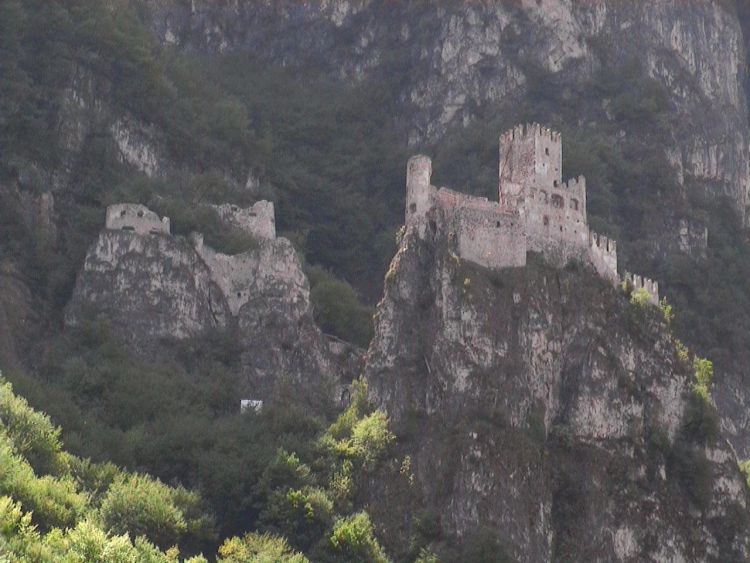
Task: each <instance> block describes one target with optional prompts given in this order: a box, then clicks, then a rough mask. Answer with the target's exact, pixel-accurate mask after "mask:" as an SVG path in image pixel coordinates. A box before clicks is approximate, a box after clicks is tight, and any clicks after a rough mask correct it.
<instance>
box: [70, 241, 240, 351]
mask: <svg viewBox="0 0 750 563" xmlns="http://www.w3.org/2000/svg"><path fill="white" fill-rule="evenodd" d="M87 307H91V308H93V309H94V310H96V311H97V312H102V313H105V314H106V315H108V316H109V317H110V318H111V319H112V321H113V322H114V324H115V326H116V328H117V331H118V333H119V334H120V335H122V336H123V337H124V339H125V340H127V341H129V342H132V343H133V345H134V346H135V348H136V349H139V348H141V347H144V346H145V347H146V348H150V347H151V346H152V345H153V344H154V342H155V340H158V339H163V338H170V337H172V338H178V339H179V338H187V337H188V336H193V335H196V334H198V333H200V332H201V331H203V330H207V329H211V328H213V329H224V328H227V323H228V320H229V308H228V306H227V303H226V300H225V299H224V298H223V296H222V294H221V291H220V290H219V288H218V287H217V286H216V284H215V283H214V282H213V281H212V279H211V276H210V271H209V269H208V268H207V267H206V266H205V264H203V262H202V261H201V260H200V258H199V256H198V255H197V254H196V253H195V252H194V251H193V249H192V248H191V247H190V245H189V244H187V243H186V242H185V241H184V240H180V239H176V238H173V237H171V236H169V235H165V234H159V235H140V234H137V233H135V232H128V231H114V230H105V231H104V232H102V233H101V235H100V236H99V238H98V239H97V241H96V242H95V243H94V244H93V245H92V246H91V247H90V248H89V251H88V253H87V255H86V262H85V264H84V269H83V272H81V274H80V275H79V277H78V280H77V283H76V288H75V291H74V294H73V297H72V299H71V302H70V304H69V305H68V310H67V313H66V321H67V322H68V324H75V323H76V322H77V321H78V319H79V318H80V317H81V316H82V315H83V314H85V309H86V308H87Z"/></svg>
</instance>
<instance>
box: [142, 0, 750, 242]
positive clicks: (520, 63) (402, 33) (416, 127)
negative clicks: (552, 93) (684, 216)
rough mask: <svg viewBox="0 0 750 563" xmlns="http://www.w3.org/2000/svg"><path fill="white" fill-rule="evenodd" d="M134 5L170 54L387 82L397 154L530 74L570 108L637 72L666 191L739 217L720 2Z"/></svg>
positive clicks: (744, 139) (739, 151)
mask: <svg viewBox="0 0 750 563" xmlns="http://www.w3.org/2000/svg"><path fill="white" fill-rule="evenodd" d="M145 4H146V5H148V6H149V7H150V9H151V19H152V25H153V27H154V29H155V31H156V33H157V35H159V36H160V37H161V38H162V40H163V41H164V42H167V43H173V44H177V45H179V46H180V47H182V48H184V49H188V50H194V51H202V52H211V53H225V52H231V51H243V52H250V53H251V54H253V55H260V56H262V57H267V58H270V59H272V60H273V61H275V62H277V63H281V64H284V65H292V66H306V65H312V66H316V67H324V68H327V69H328V71H329V73H331V74H332V75H335V76H337V77H338V78H340V79H342V80H344V81H354V82H357V81H362V80H365V79H367V78H375V79H387V80H388V81H389V83H390V84H391V85H392V86H391V87H392V88H393V93H394V95H395V98H396V99H397V100H398V101H399V104H398V106H397V107H396V108H395V110H396V112H397V116H394V117H397V120H398V122H399V123H404V124H405V125H404V134H405V135H406V137H407V138H408V142H409V144H411V145H415V144H423V143H425V142H430V141H435V140H438V139H440V138H441V137H442V136H443V135H444V134H445V133H446V132H449V131H450V130H451V129H452V128H455V127H456V126H462V125H466V124H468V123H471V122H472V121H475V120H477V119H480V120H483V119H487V118H490V117H493V116H495V115H497V114H498V113H500V112H502V111H508V110H512V108H513V107H514V103H517V102H518V101H519V100H520V99H521V98H523V97H524V96H527V95H528V94H529V91H530V90H532V89H534V88H535V87H538V84H537V85H535V84H534V81H535V80H538V78H539V77H540V74H541V75H545V76H546V77H547V78H548V79H549V80H548V82H547V85H546V87H548V88H553V89H555V90H557V91H559V93H561V94H562V98H563V99H565V98H567V99H570V98H571V97H575V96H576V95H578V93H580V89H581V88H584V87H587V88H589V89H594V88H595V85H591V84H589V85H588V86H586V85H587V81H588V79H590V78H591V77H592V76H594V75H595V73H596V71H597V70H599V69H601V68H602V67H610V68H618V67H622V66H623V65H626V64H629V63H631V62H632V61H638V62H639V63H640V64H641V65H642V67H643V68H644V70H645V72H646V73H647V75H648V76H650V77H652V78H654V79H655V80H656V81H657V82H658V83H659V84H661V85H662V86H663V87H664V89H665V90H666V91H667V92H668V97H669V101H670V109H669V117H668V121H669V123H670V126H671V131H672V134H671V138H670V139H669V140H668V147H667V148H668V153H669V158H670V160H671V163H672V165H673V167H674V169H675V171H676V172H677V173H678V175H679V177H680V178H684V177H685V176H689V177H691V178H695V179H698V180H699V181H702V182H707V183H708V184H710V185H711V189H712V191H716V190H718V191H720V192H723V193H726V194H728V195H730V196H731V197H732V198H733V200H734V201H735V204H736V205H737V208H738V209H740V210H743V211H744V208H745V205H746V203H747V197H748V195H747V192H748V170H749V169H748V156H747V155H748V135H747V132H746V127H745V124H747V121H748V116H747V104H746V99H745V93H744V80H745V75H746V68H745V64H746V61H745V48H744V43H743V36H742V30H741V28H740V24H739V22H738V19H737V17H736V15H735V13H734V12H733V9H732V7H731V5H730V4H728V3H726V2H707V1H704V0H691V1H690V2H687V5H686V2H684V1H682V0H667V1H663V0H644V1H641V2H619V1H605V2H587V1H579V0H543V1H537V0H506V1H501V2H494V1H493V2H486V1H477V2H469V3H461V4H456V3H454V2H431V3H424V2H422V3H416V4H414V3H393V2H387V1H383V0H356V1H351V2H350V1H346V2H329V1H325V0H316V1H313V2H305V3H301V4H300V3H296V2H252V1H235V2H230V3H221V4H214V3H197V2H192V3H184V2H145ZM613 101H614V100H612V99H611V98H608V97H607V96H606V95H605V96H603V98H602V99H601V100H599V103H600V105H599V107H579V108H577V112H578V114H579V119H580V120H581V121H582V122H586V121H603V122H606V121H608V120H609V119H611V118H612V107H611V106H612V102H613ZM675 230H676V229H675Z"/></svg>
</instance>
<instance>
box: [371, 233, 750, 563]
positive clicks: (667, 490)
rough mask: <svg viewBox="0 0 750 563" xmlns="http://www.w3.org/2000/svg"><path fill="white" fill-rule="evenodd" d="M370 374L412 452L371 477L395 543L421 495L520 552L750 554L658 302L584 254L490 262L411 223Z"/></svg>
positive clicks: (730, 467)
mask: <svg viewBox="0 0 750 563" xmlns="http://www.w3.org/2000/svg"><path fill="white" fill-rule="evenodd" d="M365 375H366V378H367V381H368V383H369V389H370V392H371V395H372V398H373V399H374V400H375V401H376V403H377V404H379V405H380V406H382V407H383V408H384V409H385V410H387V412H388V414H389V416H390V417H391V419H392V421H393V423H394V426H395V429H396V432H397V434H398V435H399V436H400V447H399V448H400V449H399V452H400V455H403V456H408V459H409V462H410V464H409V468H408V471H409V472H411V478H410V482H411V484H404V483H400V484H399V483H391V482H389V483H378V484H376V485H374V486H373V493H372V494H374V495H376V496H377V498H378V499H379V502H378V503H377V504H378V506H380V507H384V508H383V510H384V512H383V513H382V516H383V518H382V520H381V522H382V523H383V525H384V526H388V525H390V526H391V527H390V528H388V529H387V530H386V533H385V536H386V537H389V538H391V539H392V540H395V538H399V539H398V540H395V541H394V546H393V547H394V549H395V550H396V551H398V550H399V549H405V547H404V546H405V545H408V541H409V534H410V526H409V524H408V523H409V522H412V518H415V517H418V516H420V515H421V514H423V513H424V511H425V509H426V511H427V513H431V514H433V515H435V516H436V518H437V519H438V520H439V523H440V526H441V528H442V530H443V533H445V534H448V535H455V536H457V537H459V538H461V539H462V540H465V539H466V538H467V537H469V536H470V535H471V533H472V530H475V529H476V528H478V527H480V526H484V527H488V528H491V529H494V530H499V531H500V535H501V539H502V542H503V544H504V545H505V547H506V548H507V551H508V553H509V554H510V555H512V557H513V560H517V561H520V562H529V563H531V562H541V561H559V560H571V561H654V562H656V561H665V560H671V561H707V560H722V561H741V560H746V559H747V558H748V557H749V556H750V529H749V528H748V525H747V520H746V518H745V517H743V516H742V515H744V514H746V511H747V500H748V499H747V494H746V490H745V483H744V480H743V477H742V475H741V474H740V472H739V470H738V468H737V464H736V458H735V456H734V452H733V451H732V450H731V448H730V447H729V445H728V444H727V443H726V442H725V441H723V440H721V439H719V438H718V437H717V435H716V434H711V435H710V436H709V435H708V434H701V435H700V436H697V434H696V433H695V432H693V430H692V426H691V425H692V424H694V422H695V417H696V416H698V415H697V414H696V412H698V411H696V409H698V410H700V409H699V407H700V406H701V404H700V403H698V402H697V401H696V399H695V398H691V397H692V396H691V391H690V378H691V369H690V366H689V365H688V362H686V361H685V360H684V359H680V358H679V356H678V355H677V354H676V350H675V346H674V344H673V342H672V340H671V336H670V335H669V332H668V330H667V328H666V325H665V324H664V322H663V320H662V319H661V317H660V313H659V311H658V309H656V308H654V307H653V306H651V305H646V306H643V307H639V306H636V305H633V304H631V303H629V301H628V300H627V299H626V298H625V296H624V295H623V294H622V293H621V292H620V291H619V290H617V289H615V288H613V287H612V285H611V284H610V283H608V282H607V281H606V280H604V279H602V278H600V277H598V276H597V275H596V274H595V272H594V271H593V269H589V267H586V266H584V265H583V264H581V265H578V266H575V265H573V266H569V267H567V268H565V269H562V270H561V269H555V268H552V267H550V266H548V265H546V264H545V263H544V262H543V261H542V260H541V259H540V258H539V257H538V256H536V255H534V254H530V255H529V262H528V263H527V265H526V266H525V267H523V268H506V269H502V270H497V271H489V270H486V269H484V268H482V267H479V266H476V265H473V264H471V263H468V262H465V261H462V260H460V259H459V258H458V257H457V255H456V253H455V249H454V248H452V247H451V242H450V239H448V238H447V237H444V238H438V239H437V240H436V241H434V242H432V241H429V240H428V241H425V240H420V238H419V237H418V235H417V233H416V232H415V231H414V230H411V229H410V230H408V231H407V233H406V235H405V237H404V238H403V240H402V242H401V246H400V249H399V252H398V254H397V255H396V257H395V259H394V261H393V263H392V265H391V270H390V271H389V273H388V276H387V278H386V284H385V294H384V298H383V300H382V302H381V303H380V305H379V307H378V313H377V316H376V331H375V338H374V339H373V341H372V344H371V346H370V349H369V350H368V354H367V359H366V368H365ZM700 412H701V413H702V415H701V416H707V417H709V418H710V413H711V409H706V410H700ZM715 422H716V421H715V420H714V423H715ZM385 511H388V512H391V513H396V514H397V515H396V516H393V515H391V516H390V517H385ZM394 522H395V523H397V524H395V525H394V524H393V523H394ZM727 530H731V532H729V533H727ZM411 532H413V529H412V530H411Z"/></svg>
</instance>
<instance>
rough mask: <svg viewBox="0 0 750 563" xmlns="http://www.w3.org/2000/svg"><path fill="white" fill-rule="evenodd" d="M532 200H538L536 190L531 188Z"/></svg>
mask: <svg viewBox="0 0 750 563" xmlns="http://www.w3.org/2000/svg"><path fill="white" fill-rule="evenodd" d="M531 199H536V189H535V188H531Z"/></svg>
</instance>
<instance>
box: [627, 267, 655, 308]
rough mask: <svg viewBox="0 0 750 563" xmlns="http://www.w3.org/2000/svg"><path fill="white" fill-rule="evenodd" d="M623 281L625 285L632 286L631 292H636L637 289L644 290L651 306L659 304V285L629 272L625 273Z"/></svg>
mask: <svg viewBox="0 0 750 563" xmlns="http://www.w3.org/2000/svg"><path fill="white" fill-rule="evenodd" d="M623 279H624V281H625V283H627V284H628V285H630V286H632V288H633V291H637V290H639V289H645V290H646V293H648V297H649V299H648V300H649V302H651V303H652V304H653V305H657V304H658V303H659V283H658V282H655V281H653V280H650V279H648V278H645V277H641V276H639V275H637V274H631V273H630V272H625V275H624V276H623Z"/></svg>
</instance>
